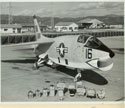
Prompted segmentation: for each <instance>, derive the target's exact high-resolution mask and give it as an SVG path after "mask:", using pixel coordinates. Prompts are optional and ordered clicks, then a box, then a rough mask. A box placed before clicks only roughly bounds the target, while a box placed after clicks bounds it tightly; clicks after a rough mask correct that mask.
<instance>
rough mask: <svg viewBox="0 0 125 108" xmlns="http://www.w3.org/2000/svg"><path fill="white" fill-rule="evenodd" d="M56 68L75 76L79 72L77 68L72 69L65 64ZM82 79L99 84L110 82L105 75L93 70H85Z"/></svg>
mask: <svg viewBox="0 0 125 108" xmlns="http://www.w3.org/2000/svg"><path fill="white" fill-rule="evenodd" d="M56 69H57V70H59V71H61V72H63V73H65V74H68V75H71V76H73V77H75V75H76V74H77V71H76V70H71V69H68V68H65V67H64V66H58V67H57V68H56ZM81 80H84V81H88V82H91V83H94V84H97V85H106V84H108V81H107V80H106V79H105V78H104V77H103V76H101V75H99V74H98V73H96V72H94V71H92V70H85V71H83V72H82V78H81Z"/></svg>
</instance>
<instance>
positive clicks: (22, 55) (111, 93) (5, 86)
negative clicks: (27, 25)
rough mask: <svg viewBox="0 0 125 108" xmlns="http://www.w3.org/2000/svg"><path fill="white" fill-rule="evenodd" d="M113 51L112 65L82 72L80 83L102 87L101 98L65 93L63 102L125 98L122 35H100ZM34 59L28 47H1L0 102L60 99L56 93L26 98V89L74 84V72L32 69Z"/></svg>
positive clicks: (61, 69) (93, 87) (92, 86)
mask: <svg viewBox="0 0 125 108" xmlns="http://www.w3.org/2000/svg"><path fill="white" fill-rule="evenodd" d="M100 40H101V41H102V42H103V43H105V44H106V45H107V46H108V47H110V48H112V50H113V51H114V52H115V57H114V58H113V62H114V66H113V68H112V69H111V70H109V71H107V72H101V71H91V70H86V71H83V72H82V82H83V85H84V86H85V87H86V88H92V89H95V90H100V89H103V88H104V89H105V92H106V96H105V98H104V99H98V98H92V99H91V98H87V97H86V96H84V97H83V96H77V95H75V96H74V97H70V95H69V93H68V92H67V93H66V94H65V96H64V100H62V101H63V102H74V101H75V102H86V101H89V102H91V101H121V100H124V37H123V36H119V37H105V38H100ZM35 60H36V58H35V55H34V54H33V52H32V50H30V49H29V46H16V47H9V46H8V47H1V101H2V102H60V97H59V96H58V95H56V96H54V97H42V96H41V97H34V98H32V99H28V97H27V93H28V91H29V90H32V91H35V90H37V89H39V90H40V91H42V89H43V88H46V87H48V88H49V86H50V85H51V84H53V85H56V84H57V83H58V82H65V83H66V86H68V85H69V84H73V83H74V82H73V77H74V76H75V74H76V71H74V70H71V69H67V68H65V67H62V66H59V67H58V68H57V69H53V68H51V67H49V66H43V67H40V68H39V70H35V69H34V68H33V63H34V62H35Z"/></svg>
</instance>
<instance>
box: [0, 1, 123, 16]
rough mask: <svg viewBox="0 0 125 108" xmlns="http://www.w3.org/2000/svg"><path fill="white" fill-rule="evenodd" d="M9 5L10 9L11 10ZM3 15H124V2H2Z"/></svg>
mask: <svg viewBox="0 0 125 108" xmlns="http://www.w3.org/2000/svg"><path fill="white" fill-rule="evenodd" d="M9 4H10V7H11V8H9ZM0 5H1V6H0V7H1V14H8V13H9V9H10V13H11V14H12V15H31V16H32V15H34V14H35V15H38V16H40V17H50V16H54V17H74V18H75V17H86V16H104V15H109V14H115V15H124V3H123V2H10V3H9V2H1V3H0Z"/></svg>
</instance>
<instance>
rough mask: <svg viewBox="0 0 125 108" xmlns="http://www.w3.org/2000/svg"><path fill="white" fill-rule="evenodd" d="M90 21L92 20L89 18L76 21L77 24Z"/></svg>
mask: <svg viewBox="0 0 125 108" xmlns="http://www.w3.org/2000/svg"><path fill="white" fill-rule="evenodd" d="M91 20H92V19H91V18H86V19H83V20H80V21H78V23H88V22H89V21H91Z"/></svg>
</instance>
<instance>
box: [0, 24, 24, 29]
mask: <svg viewBox="0 0 125 108" xmlns="http://www.w3.org/2000/svg"><path fill="white" fill-rule="evenodd" d="M21 27H22V26H21V25H20V24H1V28H21Z"/></svg>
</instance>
